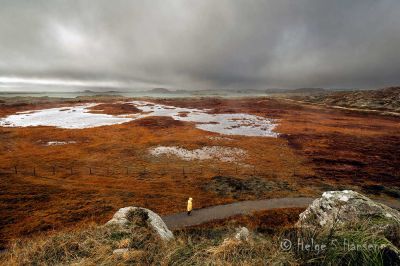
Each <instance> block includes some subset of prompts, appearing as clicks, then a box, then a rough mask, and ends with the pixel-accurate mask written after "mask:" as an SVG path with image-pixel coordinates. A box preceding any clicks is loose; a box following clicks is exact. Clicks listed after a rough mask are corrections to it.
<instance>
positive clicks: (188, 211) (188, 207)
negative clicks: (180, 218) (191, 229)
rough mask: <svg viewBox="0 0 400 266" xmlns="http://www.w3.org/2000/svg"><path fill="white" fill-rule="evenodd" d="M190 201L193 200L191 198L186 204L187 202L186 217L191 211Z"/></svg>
mask: <svg viewBox="0 0 400 266" xmlns="http://www.w3.org/2000/svg"><path fill="white" fill-rule="evenodd" d="M192 200H193V199H192V198H189V199H188V202H187V215H190V213H191V212H192V209H193V204H192Z"/></svg>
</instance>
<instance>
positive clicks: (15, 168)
mask: <svg viewBox="0 0 400 266" xmlns="http://www.w3.org/2000/svg"><path fill="white" fill-rule="evenodd" d="M14 172H15V174H18V170H17V166H16V165H14Z"/></svg>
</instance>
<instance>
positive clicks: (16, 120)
mask: <svg viewBox="0 0 400 266" xmlns="http://www.w3.org/2000/svg"><path fill="white" fill-rule="evenodd" d="M95 105H97V104H84V105H77V106H72V107H60V108H50V109H43V110H36V111H25V112H20V113H17V114H15V115H10V116H7V117H5V118H2V119H0V126H4V127H30V126H54V127H59V128H90V127H98V126H106V125H114V124H122V123H125V122H129V121H131V120H132V119H129V118H124V117H119V116H113V115H107V114H92V113H89V110H88V108H90V107H93V106H95Z"/></svg>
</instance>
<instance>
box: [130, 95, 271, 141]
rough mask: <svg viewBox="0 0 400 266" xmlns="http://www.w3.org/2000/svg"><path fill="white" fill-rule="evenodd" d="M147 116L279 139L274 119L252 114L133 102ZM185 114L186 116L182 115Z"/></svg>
mask: <svg viewBox="0 0 400 266" xmlns="http://www.w3.org/2000/svg"><path fill="white" fill-rule="evenodd" d="M132 104H134V105H135V106H136V107H137V108H138V109H140V110H142V111H143V112H144V113H145V116H169V117H172V118H174V119H175V120H180V121H186V122H194V123H196V125H195V126H196V127H197V128H199V129H202V130H205V131H210V132H215V133H219V134H225V135H242V136H263V137H277V136H278V133H276V132H274V131H273V130H274V129H275V127H276V124H275V121H274V120H273V119H268V118H264V117H260V116H256V115H250V114H242V113H237V114H210V113H207V112H208V111H210V110H208V109H196V108H181V107H175V106H167V105H161V104H154V103H149V102H144V101H133V102H132ZM182 114H184V115H182Z"/></svg>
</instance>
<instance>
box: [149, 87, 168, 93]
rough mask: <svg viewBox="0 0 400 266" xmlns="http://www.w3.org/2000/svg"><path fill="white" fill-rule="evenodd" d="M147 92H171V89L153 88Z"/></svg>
mask: <svg viewBox="0 0 400 266" xmlns="http://www.w3.org/2000/svg"><path fill="white" fill-rule="evenodd" d="M147 92H148V93H172V91H170V90H168V89H166V88H154V89H151V90H148V91H147Z"/></svg>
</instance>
